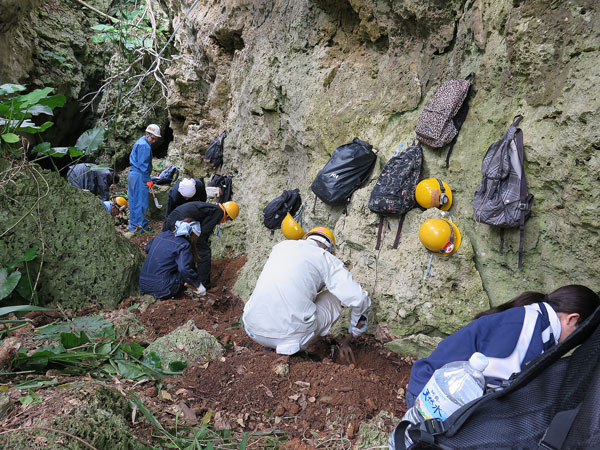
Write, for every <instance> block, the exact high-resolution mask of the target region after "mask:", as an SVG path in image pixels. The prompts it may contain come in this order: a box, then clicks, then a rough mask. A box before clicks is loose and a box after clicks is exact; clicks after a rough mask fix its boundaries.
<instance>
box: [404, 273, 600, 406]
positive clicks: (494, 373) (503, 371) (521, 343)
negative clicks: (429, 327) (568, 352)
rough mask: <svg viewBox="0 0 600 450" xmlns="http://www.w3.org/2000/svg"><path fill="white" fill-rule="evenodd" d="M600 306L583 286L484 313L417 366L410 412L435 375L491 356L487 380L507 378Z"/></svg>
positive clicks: (528, 296)
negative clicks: (480, 355) (475, 358)
mask: <svg viewBox="0 0 600 450" xmlns="http://www.w3.org/2000/svg"><path fill="white" fill-rule="evenodd" d="M598 306H600V298H598V295H597V294H596V293H595V292H594V291H592V290H591V289H589V288H587V287H585V286H581V285H575V284H573V285H567V286H563V287H561V288H558V289H556V290H555V291H553V292H551V293H550V294H547V295H545V294H542V293H540V292H533V291H527V292H524V293H522V294H521V295H519V296H517V297H515V298H514V299H512V300H510V301H509V302H507V303H504V304H502V305H499V306H497V307H495V308H491V309H488V310H486V311H483V312H480V313H479V314H477V315H476V316H475V320H473V322H471V323H469V324H468V325H466V326H465V327H463V328H461V329H460V330H458V331H457V332H456V333H454V334H451V335H450V336H448V337H447V338H445V339H444V340H442V341H441V342H440V343H439V344H438V346H437V348H436V349H435V350H434V351H433V352H432V353H431V355H429V356H428V357H427V358H423V359H420V360H418V361H417V362H415V363H414V364H413V367H412V371H411V374H410V381H409V382H408V388H407V392H406V405H407V406H408V407H409V408H411V407H412V406H413V405H414V403H415V400H416V397H417V396H418V395H419V394H420V393H421V390H422V389H423V387H424V386H425V384H427V382H428V381H429V379H430V378H431V376H432V375H433V372H435V371H436V370H437V369H439V368H440V367H442V366H443V365H445V364H446V363H449V362H453V361H467V360H468V359H469V357H470V356H471V355H472V354H473V353H475V352H480V353H483V354H484V355H485V356H487V357H488V360H489V365H488V366H487V368H486V369H485V370H484V372H483V374H484V375H485V377H486V380H488V381H491V380H507V379H508V378H510V376H511V375H512V374H513V373H517V372H520V371H521V369H522V368H523V366H524V365H525V364H526V363H528V362H529V361H531V360H532V359H534V358H536V357H537V356H539V355H541V354H542V353H544V352H545V351H546V350H548V349H549V348H550V347H552V346H554V345H557V344H560V343H561V342H563V341H564V340H565V339H566V338H567V337H569V336H570V335H571V333H573V331H575V329H576V328H577V327H578V326H579V324H580V323H581V322H583V321H584V320H585V319H586V318H587V317H588V316H590V315H591V314H592V313H593V312H594V311H595V309H596V308H597V307H598Z"/></svg>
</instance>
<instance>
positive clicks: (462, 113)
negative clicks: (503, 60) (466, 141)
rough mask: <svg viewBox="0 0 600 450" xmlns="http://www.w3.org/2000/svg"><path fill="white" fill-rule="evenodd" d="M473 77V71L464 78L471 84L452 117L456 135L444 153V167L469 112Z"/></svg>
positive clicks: (448, 161)
mask: <svg viewBox="0 0 600 450" xmlns="http://www.w3.org/2000/svg"><path fill="white" fill-rule="evenodd" d="M473 78H475V73H473V72H471V73H470V74H469V76H468V77H467V78H465V80H467V81H468V82H470V83H471V84H470V85H469V89H468V90H467V95H466V97H465V101H464V102H463V104H462V105H461V107H460V108H459V110H458V112H457V113H456V115H455V116H454V118H453V119H452V122H453V123H454V127H455V128H456V136H454V139H452V142H450V147H449V148H448V153H447V154H446V169H447V168H448V167H449V166H450V155H452V149H453V148H454V144H456V140H457V139H458V132H459V131H460V129H461V127H462V126H463V123H465V120H467V114H468V112H469V100H470V99H471V93H472V91H473V84H472V82H473Z"/></svg>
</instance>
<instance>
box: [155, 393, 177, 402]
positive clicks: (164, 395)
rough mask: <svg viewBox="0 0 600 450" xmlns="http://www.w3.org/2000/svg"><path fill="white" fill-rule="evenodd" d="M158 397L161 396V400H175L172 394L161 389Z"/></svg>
mask: <svg viewBox="0 0 600 450" xmlns="http://www.w3.org/2000/svg"><path fill="white" fill-rule="evenodd" d="M158 398H160V399H161V400H167V401H170V402H172V401H173V397H171V394H169V393H168V392H167V391H160V392H159V393H158Z"/></svg>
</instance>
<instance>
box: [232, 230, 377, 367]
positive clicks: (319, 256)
mask: <svg viewBox="0 0 600 450" xmlns="http://www.w3.org/2000/svg"><path fill="white" fill-rule="evenodd" d="M324 288H326V289H324ZM342 306H347V307H351V308H352V313H351V318H350V329H349V334H348V335H347V336H346V338H344V340H343V342H342V345H341V346H340V354H341V356H342V358H343V359H345V360H346V361H348V360H350V361H353V359H354V355H353V354H352V350H351V349H350V346H349V345H348V344H349V341H350V339H352V337H358V336H360V335H361V334H362V333H363V332H364V331H365V330H366V329H367V317H368V315H369V311H370V307H371V299H370V298H369V294H368V293H367V292H366V291H365V290H364V289H363V288H362V287H361V286H360V284H358V283H357V282H356V281H355V280H354V279H353V278H352V274H351V273H350V272H349V271H348V270H347V269H346V268H345V267H344V264H343V263H342V261H340V260H339V259H338V258H337V257H336V256H335V237H334V236H333V233H332V232H331V230H329V229H327V228H325V227H316V228H313V229H312V230H310V231H309V232H308V233H306V234H305V235H304V237H303V238H302V239H301V240H287V241H283V242H280V243H279V244H277V245H275V246H274V247H273V249H272V251H271V254H270V255H269V258H268V260H267V262H266V263H265V266H264V268H263V270H262V272H261V274H260V276H259V278H258V281H257V282H256V287H255V288H254V292H252V295H251V296H250V299H249V300H248V302H247V303H246V305H245V307H244V313H243V315H242V321H243V323H244V328H245V330H246V333H247V334H248V336H250V338H252V340H254V341H255V342H257V343H258V344H260V345H262V346H264V347H269V348H274V349H275V350H276V352H277V353H279V354H282V355H292V354H294V353H296V352H298V351H300V350H306V349H307V348H308V347H309V345H310V344H311V343H312V342H314V341H315V340H316V339H318V338H319V337H320V336H326V335H327V333H328V332H329V330H330V328H331V327H332V325H333V324H334V323H335V322H336V321H337V319H338V318H339V316H340V314H341V311H342Z"/></svg>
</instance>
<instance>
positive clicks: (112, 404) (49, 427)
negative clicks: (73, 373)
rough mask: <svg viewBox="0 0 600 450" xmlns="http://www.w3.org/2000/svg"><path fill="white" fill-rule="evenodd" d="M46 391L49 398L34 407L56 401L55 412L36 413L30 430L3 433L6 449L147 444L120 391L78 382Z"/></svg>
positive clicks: (131, 448)
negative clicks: (139, 435)
mask: <svg viewBox="0 0 600 450" xmlns="http://www.w3.org/2000/svg"><path fill="white" fill-rule="evenodd" d="M57 389H58V388H57ZM45 392H46V394H44V393H41V395H42V397H44V395H45V396H47V397H49V398H48V399H46V400H44V401H42V403H39V404H35V405H31V407H30V409H33V410H38V409H39V410H42V409H44V408H46V407H48V405H45V404H44V403H45V402H48V401H52V402H53V404H52V406H51V407H50V408H52V411H53V414H43V415H35V417H34V418H33V421H32V424H31V425H30V426H29V427H25V428H26V429H27V432H26V433H24V432H22V431H21V432H19V433H3V434H2V435H0V446H2V448H15V449H16V448H28V449H38V448H39V449H48V450H59V449H60V450H62V449H65V448H67V449H71V450H84V449H89V446H87V445H85V444H84V443H87V444H89V445H91V446H92V447H94V448H97V449H114V450H135V449H139V448H143V447H145V443H144V442H143V441H142V440H141V439H139V438H137V437H136V436H134V435H133V434H132V433H131V430H130V428H129V424H128V422H127V420H128V417H129V415H130V414H131V408H130V407H129V404H128V401H127V400H126V399H125V398H124V397H123V396H122V395H121V394H120V393H119V392H118V391H116V390H114V389H112V388H109V387H106V386H104V385H102V384H100V383H86V384H81V383H77V384H73V385H71V386H69V387H63V388H61V392H60V394H57V393H52V394H49V393H47V392H48V391H45ZM50 398H51V400H50ZM32 437H33V439H32Z"/></svg>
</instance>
